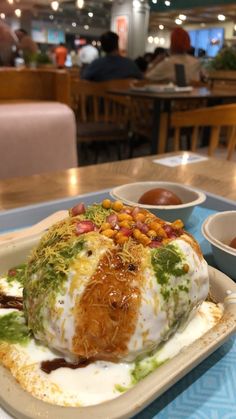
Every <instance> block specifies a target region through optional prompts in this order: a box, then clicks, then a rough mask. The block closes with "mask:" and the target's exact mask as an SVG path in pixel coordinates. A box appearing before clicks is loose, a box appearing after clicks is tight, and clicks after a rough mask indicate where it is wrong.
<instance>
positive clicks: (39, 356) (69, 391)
mask: <svg viewBox="0 0 236 419" xmlns="http://www.w3.org/2000/svg"><path fill="white" fill-rule="evenodd" d="M222 310H223V308H222V306H218V305H216V304H214V303H211V302H203V303H202V304H201V305H200V307H199V309H198V310H197V311H196V312H195V313H194V315H193V317H192V318H191V320H190V321H189V323H188V325H187V326H186V327H185V329H184V330H182V331H177V332H176V333H175V334H174V335H173V336H172V337H171V338H170V339H169V340H168V341H167V342H166V343H165V344H164V345H163V346H162V347H161V349H159V350H158V351H157V352H156V354H155V355H154V357H155V359H156V360H157V361H158V362H163V361H165V360H167V359H170V358H173V357H174V356H176V355H177V354H178V353H179V352H180V351H181V350H182V349H183V348H184V347H186V346H188V345H190V344H191V343H192V342H194V341H195V340H196V339H197V338H199V337H201V336H202V335H203V334H204V333H206V332H207V331H208V330H209V329H210V328H211V327H213V326H214V325H215V324H216V323H217V321H218V319H219V317H220V315H221V314H222ZM11 311H12V310H8V309H0V315H4V314H7V313H9V312H11ZM216 314H218V319H217V316H216ZM15 346H17V350H19V351H21V354H22V357H24V366H26V365H32V364H36V365H37V370H38V373H39V374H40V376H41V377H42V376H43V377H44V378H45V379H46V380H49V382H50V383H53V384H55V385H56V386H58V388H59V389H60V393H61V392H62V393H61V394H58V399H57V400H55V397H54V396H53V397H54V398H53V402H54V403H57V404H60V405H63V404H69V405H74V406H75V405H78V404H80V405H82V406H89V405H94V404H98V403H101V402H104V401H107V400H110V399H113V398H115V397H117V396H119V395H120V394H121V392H120V391H119V389H118V388H117V386H118V387H119V386H120V387H125V388H127V387H129V386H131V385H132V381H131V372H132V370H133V368H134V367H135V363H134V362H132V363H128V362H127V363H125V362H123V363H117V364H116V363H111V362H105V361H97V362H94V363H91V364H89V365H88V366H86V367H84V368H78V369H75V370H72V369H70V368H59V369H57V370H55V371H52V372H51V373H50V374H46V373H44V372H42V371H41V370H40V363H41V362H42V361H44V360H45V361H47V360H52V359H55V358H59V357H61V355H60V354H58V353H55V352H53V351H51V350H50V349H48V348H47V347H44V346H43V345H40V344H37V343H36V341H35V340H33V339H32V340H31V342H30V343H29V344H28V345H27V346H21V345H19V344H17V345H15ZM146 359H147V358H144V360H143V362H145V360H146ZM28 391H30V389H28Z"/></svg>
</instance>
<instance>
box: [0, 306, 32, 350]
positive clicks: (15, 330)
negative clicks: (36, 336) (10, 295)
mask: <svg viewBox="0 0 236 419" xmlns="http://www.w3.org/2000/svg"><path fill="white" fill-rule="evenodd" d="M30 336H31V334H30V331H29V329H28V327H27V326H26V324H25V318H24V314H23V313H21V312H18V311H13V312H11V313H9V314H5V315H1V316H0V341H5V342H9V343H21V344H27V343H28V342H29V340H30Z"/></svg>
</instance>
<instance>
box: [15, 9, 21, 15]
mask: <svg viewBox="0 0 236 419" xmlns="http://www.w3.org/2000/svg"><path fill="white" fill-rule="evenodd" d="M15 15H16V16H17V17H21V10H20V9H16V10H15Z"/></svg>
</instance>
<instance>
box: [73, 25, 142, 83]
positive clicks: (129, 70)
mask: <svg viewBox="0 0 236 419" xmlns="http://www.w3.org/2000/svg"><path fill="white" fill-rule="evenodd" d="M118 41H119V37H118V35H117V34H116V33H114V32H111V31H109V32H106V33H104V34H103V35H102V36H101V47H102V49H103V51H104V52H105V53H106V56H105V57H101V58H97V59H96V60H94V61H93V62H92V63H91V64H89V65H88V66H87V67H86V68H85V69H84V71H83V72H82V75H81V78H82V79H86V80H92V81H106V80H115V79H128V78H136V79H141V78H143V75H142V73H141V71H140V70H139V68H138V66H137V65H136V64H135V62H134V61H132V60H130V59H129V58H126V57H122V56H121V55H119V47H118Z"/></svg>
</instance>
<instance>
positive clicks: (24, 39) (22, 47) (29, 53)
mask: <svg viewBox="0 0 236 419" xmlns="http://www.w3.org/2000/svg"><path fill="white" fill-rule="evenodd" d="M15 34H16V36H17V38H18V41H19V42H18V45H17V50H18V52H20V51H21V52H22V55H23V57H24V60H25V62H26V63H27V62H29V61H31V59H32V57H33V56H34V55H35V54H36V53H37V52H38V46H37V44H36V42H34V41H33V39H32V38H31V37H30V36H29V35H28V32H27V31H26V30H25V29H22V28H20V29H17V30H16V31H15Z"/></svg>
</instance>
